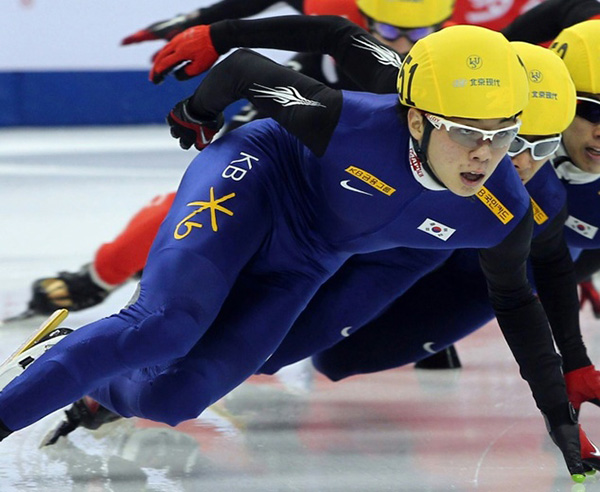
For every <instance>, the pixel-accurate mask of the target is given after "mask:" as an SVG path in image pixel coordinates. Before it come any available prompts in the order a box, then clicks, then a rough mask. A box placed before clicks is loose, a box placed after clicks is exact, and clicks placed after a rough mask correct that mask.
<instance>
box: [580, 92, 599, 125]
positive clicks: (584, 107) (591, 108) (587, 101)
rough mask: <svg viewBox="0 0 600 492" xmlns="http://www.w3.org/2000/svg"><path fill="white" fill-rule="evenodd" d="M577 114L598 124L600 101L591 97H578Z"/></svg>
mask: <svg viewBox="0 0 600 492" xmlns="http://www.w3.org/2000/svg"><path fill="white" fill-rule="evenodd" d="M576 114H577V116H580V117H581V118H583V119H584V120H587V121H589V122H590V123H592V124H594V125H597V124H598V123H600V101H598V99H592V98H590V97H578V98H577V109H576Z"/></svg>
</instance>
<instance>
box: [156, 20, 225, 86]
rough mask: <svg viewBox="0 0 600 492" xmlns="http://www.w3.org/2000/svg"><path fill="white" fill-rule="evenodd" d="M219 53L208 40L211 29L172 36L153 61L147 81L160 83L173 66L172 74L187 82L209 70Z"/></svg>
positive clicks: (188, 31) (195, 28)
mask: <svg viewBox="0 0 600 492" xmlns="http://www.w3.org/2000/svg"><path fill="white" fill-rule="evenodd" d="M218 58H219V54H218V53H217V51H216V50H215V47H214V45H213V42H212V39H211V37H210V26H196V27H192V28H190V29H187V30H186V31H185V32H182V33H181V34H179V35H177V36H175V37H174V38H173V40H172V41H170V42H169V43H167V44H166V45H165V46H164V47H163V48H162V49H161V50H160V51H159V52H158V53H157V54H156V55H155V56H154V59H153V65H152V70H151V71H150V80H151V81H152V82H154V83H155V84H160V83H161V82H162V81H163V80H164V79H165V77H166V76H167V75H168V74H169V73H170V72H171V71H172V70H173V69H175V68H176V67H179V68H177V70H175V72H174V75H175V77H176V78H177V79H178V80H186V79H189V78H192V77H194V76H196V75H199V74H201V73H202V72H206V70H208V69H209V68H210V67H212V66H213V65H214V64H215V62H216V61H217V59H218Z"/></svg>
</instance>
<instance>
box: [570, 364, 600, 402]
mask: <svg viewBox="0 0 600 492" xmlns="http://www.w3.org/2000/svg"><path fill="white" fill-rule="evenodd" d="M565 383H566V384H567V395H568V396H569V400H570V402H571V403H572V404H573V408H575V410H576V411H577V412H579V409H580V408H581V404H582V403H583V402H585V401H589V402H590V403H593V404H594V405H598V406H600V371H596V368H595V367H594V366H593V365H590V366H585V367H582V368H580V369H575V370H574V371H569V372H567V373H566V374H565Z"/></svg>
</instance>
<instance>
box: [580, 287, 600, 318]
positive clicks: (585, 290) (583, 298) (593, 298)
mask: <svg viewBox="0 0 600 492" xmlns="http://www.w3.org/2000/svg"><path fill="white" fill-rule="evenodd" d="M579 289H580V293H581V295H580V296H579V308H580V309H583V306H585V303H586V302H589V303H590V305H591V306H592V311H593V312H594V316H595V317H596V318H600V293H598V291H597V290H596V287H595V285H594V283H593V282H592V281H591V280H586V281H584V282H581V283H580V284H579Z"/></svg>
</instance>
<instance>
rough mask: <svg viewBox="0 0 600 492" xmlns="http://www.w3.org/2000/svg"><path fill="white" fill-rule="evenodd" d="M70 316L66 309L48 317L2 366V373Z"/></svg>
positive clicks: (0, 367)
mask: <svg viewBox="0 0 600 492" xmlns="http://www.w3.org/2000/svg"><path fill="white" fill-rule="evenodd" d="M68 315H69V311H67V310H66V309H58V310H56V311H54V312H53V313H52V314H51V315H50V316H49V317H48V319H47V320H46V321H44V322H43V323H42V325H41V326H40V328H39V329H38V331H37V332H36V333H34V334H33V335H32V336H31V337H29V338H28V339H27V340H26V341H25V342H24V343H23V344H22V345H21V346H20V347H19V348H18V349H17V350H16V351H15V352H14V353H13V354H12V355H11V356H10V357H9V358H8V359H6V361H5V362H4V364H2V366H0V371H1V370H2V367H4V366H5V365H6V364H8V363H10V362H11V361H12V360H14V359H15V358H16V357H18V356H19V355H20V354H22V353H23V352H25V351H26V350H29V349H30V348H31V347H33V346H34V345H35V344H36V343H37V342H39V341H40V340H41V339H42V338H44V337H45V336H46V335H48V334H49V333H52V332H53V331H54V330H55V329H56V328H58V325H60V324H61V323H62V322H63V321H64V320H65V318H66V317H67V316H68Z"/></svg>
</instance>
